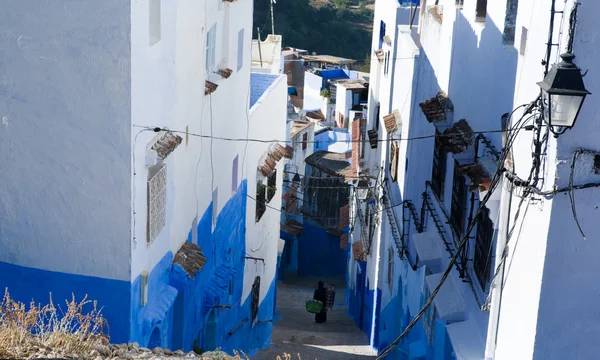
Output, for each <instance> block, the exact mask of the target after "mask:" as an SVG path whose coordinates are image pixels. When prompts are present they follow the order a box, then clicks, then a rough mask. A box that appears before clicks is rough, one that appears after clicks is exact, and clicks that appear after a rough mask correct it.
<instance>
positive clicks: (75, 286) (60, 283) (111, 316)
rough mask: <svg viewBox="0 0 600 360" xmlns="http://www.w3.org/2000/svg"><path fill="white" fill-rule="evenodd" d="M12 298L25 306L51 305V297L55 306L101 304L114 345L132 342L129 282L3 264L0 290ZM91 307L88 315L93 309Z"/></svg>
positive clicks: (1, 264) (0, 272)
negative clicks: (85, 300)
mask: <svg viewBox="0 0 600 360" xmlns="http://www.w3.org/2000/svg"><path fill="white" fill-rule="evenodd" d="M7 288H8V291H9V292H10V296H11V297H12V298H13V299H15V300H18V301H22V302H24V303H25V304H29V302H30V301H31V300H32V299H33V300H34V301H35V302H36V303H39V304H41V305H46V304H48V301H49V299H50V293H52V300H53V302H54V303H55V304H60V305H61V306H64V300H71V297H72V295H75V299H76V300H82V299H83V298H84V297H85V296H86V295H87V298H88V299H89V300H97V301H98V306H99V307H102V314H103V315H104V317H105V318H106V319H107V320H108V322H109V324H110V336H111V341H113V342H126V341H127V340H128V339H129V318H128V317H127V316H126V314H128V313H129V298H130V291H131V287H130V284H129V281H119V280H109V279H102V278H97V277H93V276H81V275H73V274H65V273H60V272H55V271H45V270H40V269H33V268H28V267H23V266H17V265H11V264H7V263H2V262H0V289H2V290H4V289H7ZM91 306H92V305H91V304H90V305H88V306H87V307H86V308H84V311H87V310H89V309H91Z"/></svg>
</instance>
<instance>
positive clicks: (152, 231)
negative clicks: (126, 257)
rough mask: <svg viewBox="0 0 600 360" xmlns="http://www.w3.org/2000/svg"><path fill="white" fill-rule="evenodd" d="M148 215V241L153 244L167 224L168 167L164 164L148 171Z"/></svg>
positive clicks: (159, 164)
mask: <svg viewBox="0 0 600 360" xmlns="http://www.w3.org/2000/svg"><path fill="white" fill-rule="evenodd" d="M146 193H147V201H148V205H147V207H148V214H147V226H146V241H147V243H148V244H151V243H152V242H153V241H154V240H155V239H156V238H157V237H158V235H159V234H160V232H161V231H162V229H163V228H164V227H165V224H166V223H167V166H166V165H165V164H163V163H162V162H159V163H158V164H156V165H154V166H152V167H150V168H149V169H148V181H147V191H146Z"/></svg>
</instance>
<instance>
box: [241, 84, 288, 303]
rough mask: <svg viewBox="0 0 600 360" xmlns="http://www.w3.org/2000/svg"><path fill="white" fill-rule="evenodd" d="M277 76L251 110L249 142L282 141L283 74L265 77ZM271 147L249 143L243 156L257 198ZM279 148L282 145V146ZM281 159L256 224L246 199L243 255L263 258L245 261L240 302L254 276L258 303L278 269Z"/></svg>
mask: <svg viewBox="0 0 600 360" xmlns="http://www.w3.org/2000/svg"><path fill="white" fill-rule="evenodd" d="M268 76H271V77H276V78H275V79H274V80H273V83H272V84H271V85H270V86H269V88H268V89H267V90H266V91H265V92H264V93H263V95H262V97H261V98H260V99H259V100H258V102H257V103H256V104H255V105H254V106H253V107H252V108H251V109H250V128H249V137H250V138H252V139H262V140H273V139H285V132H286V126H285V118H286V114H287V77H286V76H285V75H279V76H276V75H268ZM269 145H270V144H268V143H267V144H265V143H260V142H249V143H248V150H247V153H246V159H247V162H246V164H247V169H246V170H245V173H247V174H248V175H247V179H248V195H249V196H252V197H253V198H255V197H256V183H257V181H265V183H266V179H265V177H264V176H263V175H262V173H260V172H258V170H257V166H258V164H259V160H260V158H261V156H262V155H263V154H264V153H265V151H267V149H268V148H269ZM281 145H283V146H285V144H284V143H281ZM283 164H284V162H283V159H282V160H281V161H279V163H278V164H277V192H276V193H275V195H274V197H273V199H272V200H271V201H270V202H269V203H268V204H267V208H266V211H265V213H264V214H263V216H262V217H261V219H260V221H259V222H256V221H255V217H256V202H255V201H254V200H253V199H251V198H248V199H247V201H248V202H247V204H246V252H247V253H248V256H252V257H257V258H262V259H264V260H265V261H264V262H260V261H258V262H256V263H255V262H254V261H252V260H247V261H246V264H245V268H244V288H243V290H242V302H244V301H245V299H246V297H247V296H248V295H249V294H250V291H251V289H252V284H253V282H254V278H255V277H256V276H260V277H261V282H260V301H262V300H263V299H264V297H265V295H267V293H268V291H269V286H270V285H271V282H272V281H274V279H275V273H276V270H277V245H278V242H279V227H280V216H281V213H280V211H279V209H281V194H282V179H283Z"/></svg>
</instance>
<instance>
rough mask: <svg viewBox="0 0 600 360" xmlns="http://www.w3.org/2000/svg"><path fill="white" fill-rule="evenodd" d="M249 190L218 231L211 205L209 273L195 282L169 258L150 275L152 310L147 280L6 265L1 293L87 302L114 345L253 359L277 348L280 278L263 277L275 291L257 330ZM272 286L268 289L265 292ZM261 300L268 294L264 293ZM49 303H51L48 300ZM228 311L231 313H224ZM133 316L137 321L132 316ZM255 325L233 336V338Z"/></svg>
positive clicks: (202, 226) (205, 234) (236, 199)
mask: <svg viewBox="0 0 600 360" xmlns="http://www.w3.org/2000/svg"><path fill="white" fill-rule="evenodd" d="M246 190H247V182H246V181H243V182H242V183H241V185H240V186H239V188H238V191H237V192H236V194H235V195H234V196H233V197H232V198H231V199H230V200H229V201H228V202H227V204H225V206H224V207H223V209H222V210H221V212H220V213H219V215H218V217H217V221H216V225H215V229H214V231H213V230H212V204H211V205H209V206H208V208H207V209H206V211H205V212H204V214H203V216H202V218H201V219H200V220H199V222H198V226H197V228H196V229H192V230H191V231H190V234H189V236H188V241H190V242H191V241H192V239H193V236H192V231H196V233H197V239H198V244H197V245H198V246H200V247H201V248H202V252H203V254H204V256H205V257H206V258H207V261H206V263H205V264H204V267H203V269H202V270H200V271H199V272H197V273H196V274H194V276H190V275H189V274H187V273H186V272H185V271H184V270H183V269H182V268H181V267H180V266H179V265H173V257H174V254H173V253H172V252H168V253H167V254H165V255H164V256H163V258H162V259H161V260H160V261H159V263H158V264H157V265H156V266H155V267H154V268H153V269H152V270H151V272H150V274H149V276H148V303H147V304H146V305H145V306H141V286H140V285H141V280H140V277H139V276H138V277H137V278H136V279H135V280H134V281H133V282H132V283H129V282H128V281H114V280H107V279H100V278H94V277H88V276H79V275H70V274H62V273H56V272H51V271H43V270H37V269H31V268H24V267H20V266H15V265H10V264H5V263H0V274H1V276H0V287H1V288H6V287H8V288H9V290H10V293H11V296H12V297H13V298H14V299H17V300H21V301H24V302H26V303H28V302H29V301H30V300H31V299H32V298H34V299H35V301H36V302H42V303H43V304H44V301H45V300H48V299H49V293H50V292H52V297H53V300H54V302H55V303H59V302H62V300H63V299H70V298H71V293H72V292H73V291H75V296H76V298H77V299H81V298H83V296H84V295H86V294H87V295H88V299H91V300H97V301H98V304H99V306H101V307H103V310H102V312H103V314H104V316H105V317H106V318H107V320H108V321H109V325H110V335H111V342H115V343H120V342H127V341H137V342H138V343H139V344H140V345H141V346H149V347H155V346H160V347H168V348H171V349H184V350H185V351H190V350H193V349H194V348H198V349H204V350H213V349H215V348H217V347H220V348H221V349H223V350H225V351H228V352H230V353H231V352H232V350H242V351H244V352H246V353H247V354H249V355H250V354H253V353H255V352H256V351H257V350H259V349H261V348H262V347H264V346H266V345H267V344H268V343H269V341H270V335H271V329H272V322H270V321H271V320H272V318H273V315H274V312H275V286H276V281H275V280H274V279H273V278H268V279H267V278H261V283H263V288H267V289H268V291H267V293H266V294H264V299H263V301H262V302H261V303H260V306H259V312H258V317H257V319H258V322H257V323H255V324H254V325H253V326H252V322H251V318H252V316H251V309H250V307H251V296H249V295H247V296H246V298H245V299H243V301H242V299H241V297H242V291H243V285H244V265H245V259H244V257H245V255H246V201H247V197H246ZM264 284H266V285H267V286H264ZM261 295H262V294H261ZM46 303H47V301H46ZM216 306H224V307H228V308H217V307H216ZM127 314H129V315H130V316H127ZM246 318H248V321H247V322H245V323H244V324H243V325H242V326H241V327H239V328H238V329H237V330H236V331H235V332H234V333H232V334H231V335H228V333H229V332H230V331H232V330H233V329H234V328H236V327H237V326H238V324H240V323H241V322H242V321H243V320H244V319H246Z"/></svg>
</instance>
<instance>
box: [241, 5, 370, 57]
mask: <svg viewBox="0 0 600 360" xmlns="http://www.w3.org/2000/svg"><path fill="white" fill-rule="evenodd" d="M276 1H277V3H276V4H275V5H274V15H275V33H276V34H278V35H282V36H283V46H292V47H296V48H300V49H306V50H308V51H310V52H316V53H317V54H327V55H334V56H341V57H346V58H351V59H355V60H359V61H362V62H364V60H365V58H366V57H367V55H368V53H369V52H370V47H371V33H372V27H373V2H374V1H373V0H368V1H362V0H276ZM257 27H259V28H260V29H261V38H262V39H263V40H264V39H265V38H266V36H267V35H268V34H270V33H271V17H270V13H269V0H255V1H254V30H253V32H254V38H256V33H257V30H256V28H257Z"/></svg>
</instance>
